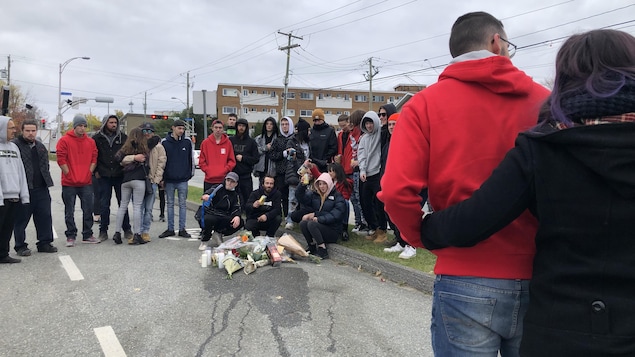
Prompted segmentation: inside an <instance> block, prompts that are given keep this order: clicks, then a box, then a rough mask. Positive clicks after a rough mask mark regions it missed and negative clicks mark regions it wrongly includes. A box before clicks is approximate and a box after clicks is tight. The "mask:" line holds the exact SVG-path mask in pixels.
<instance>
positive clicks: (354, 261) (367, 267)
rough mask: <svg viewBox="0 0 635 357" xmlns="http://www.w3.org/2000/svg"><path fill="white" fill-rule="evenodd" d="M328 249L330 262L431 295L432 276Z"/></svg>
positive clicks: (347, 251) (359, 254) (338, 247)
mask: <svg viewBox="0 0 635 357" xmlns="http://www.w3.org/2000/svg"><path fill="white" fill-rule="evenodd" d="M199 207H200V205H199V204H196V203H194V202H191V201H187V209H188V210H190V211H196V210H197V209H198V208H199ZM278 232H285V233H289V234H291V235H292V236H293V237H295V238H298V237H300V238H301V241H304V238H302V237H301V236H302V235H301V234H300V233H298V232H295V231H292V230H288V229H283V228H281V229H279V230H278ZM328 248H329V256H330V258H331V260H334V261H337V262H342V263H345V264H347V265H350V266H352V267H356V268H358V269H359V270H362V271H365V272H367V273H370V274H377V272H380V273H381V276H382V277H384V278H385V279H388V280H390V281H393V282H395V283H398V284H406V285H408V286H409V287H412V288H414V289H417V290H419V291H421V292H424V293H427V294H432V288H433V286H434V275H432V274H427V273H424V272H422V271H419V270H415V269H412V268H409V267H407V266H403V265H401V264H397V263H393V262H391V261H388V260H384V259H380V258H377V257H374V256H372V255H369V254H366V253H363V252H359V251H357V250H354V249H350V248H346V247H344V246H341V245H339V244H329V246H328Z"/></svg>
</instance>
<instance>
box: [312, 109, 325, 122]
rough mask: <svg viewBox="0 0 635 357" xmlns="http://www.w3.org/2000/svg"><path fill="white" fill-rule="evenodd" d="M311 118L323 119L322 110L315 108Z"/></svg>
mask: <svg viewBox="0 0 635 357" xmlns="http://www.w3.org/2000/svg"><path fill="white" fill-rule="evenodd" d="M311 118H313V120H316V119H322V120H324V110H322V109H315V110H314V111H313V113H312V114H311Z"/></svg>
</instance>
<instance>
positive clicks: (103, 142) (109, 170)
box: [93, 118, 128, 177]
mask: <svg viewBox="0 0 635 357" xmlns="http://www.w3.org/2000/svg"><path fill="white" fill-rule="evenodd" d="M107 122H108V118H104V121H103V122H102V125H101V129H100V130H99V131H98V132H97V133H95V135H93V140H95V145H97V167H96V168H95V171H96V172H97V173H99V176H101V177H122V176H123V168H122V167H121V165H119V162H117V160H115V154H116V153H117V151H119V149H121V147H122V146H123V144H124V143H125V142H126V140H127V139H128V136H126V134H124V133H122V132H121V131H120V130H119V124H117V130H116V131H115V133H114V134H113V135H108V134H106V133H105V129H104V126H105V124H106V123H107Z"/></svg>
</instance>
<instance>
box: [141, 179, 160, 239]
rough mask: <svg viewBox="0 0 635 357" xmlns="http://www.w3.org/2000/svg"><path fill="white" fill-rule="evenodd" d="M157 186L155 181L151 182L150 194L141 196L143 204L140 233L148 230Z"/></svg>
mask: <svg viewBox="0 0 635 357" xmlns="http://www.w3.org/2000/svg"><path fill="white" fill-rule="evenodd" d="M158 188H159V186H158V185H157V184H156V183H153V184H152V194H151V195H145V197H144V198H143V204H142V205H141V233H148V232H150V225H151V224H152V208H154V199H155V197H156V195H157V190H158Z"/></svg>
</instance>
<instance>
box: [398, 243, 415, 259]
mask: <svg viewBox="0 0 635 357" xmlns="http://www.w3.org/2000/svg"><path fill="white" fill-rule="evenodd" d="M415 256H417V250H416V249H414V248H413V247H411V246H409V245H407V246H406V248H404V250H403V252H401V254H399V258H401V259H410V258H412V257H415Z"/></svg>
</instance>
